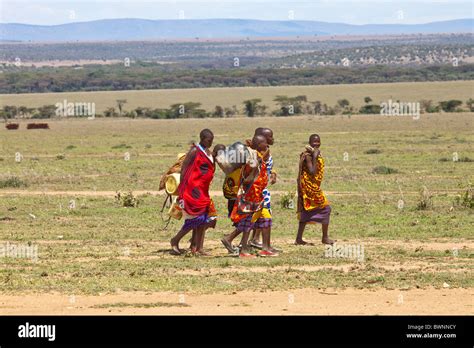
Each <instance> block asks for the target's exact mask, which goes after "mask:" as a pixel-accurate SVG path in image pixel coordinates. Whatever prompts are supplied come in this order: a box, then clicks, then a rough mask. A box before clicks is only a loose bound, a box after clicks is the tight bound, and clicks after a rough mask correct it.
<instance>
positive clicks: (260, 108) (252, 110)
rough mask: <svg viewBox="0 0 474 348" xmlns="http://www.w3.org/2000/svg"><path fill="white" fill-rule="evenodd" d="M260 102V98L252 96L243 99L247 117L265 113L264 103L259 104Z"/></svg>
mask: <svg viewBox="0 0 474 348" xmlns="http://www.w3.org/2000/svg"><path fill="white" fill-rule="evenodd" d="M261 102H262V99H260V98H254V99H249V100H245V101H244V111H245V114H246V115H247V116H248V117H254V116H256V115H263V114H265V109H266V108H267V107H266V106H265V105H259V103H261Z"/></svg>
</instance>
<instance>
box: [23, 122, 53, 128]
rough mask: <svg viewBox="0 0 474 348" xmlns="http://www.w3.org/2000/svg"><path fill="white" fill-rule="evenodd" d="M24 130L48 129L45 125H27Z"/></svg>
mask: <svg viewBox="0 0 474 348" xmlns="http://www.w3.org/2000/svg"><path fill="white" fill-rule="evenodd" d="M26 129H49V125H48V124H47V123H28V124H27V125H26Z"/></svg>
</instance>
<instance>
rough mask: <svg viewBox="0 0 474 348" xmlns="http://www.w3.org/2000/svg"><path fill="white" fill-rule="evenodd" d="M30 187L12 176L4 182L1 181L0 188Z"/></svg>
mask: <svg viewBox="0 0 474 348" xmlns="http://www.w3.org/2000/svg"><path fill="white" fill-rule="evenodd" d="M26 186H28V185H27V184H26V183H25V182H24V181H22V180H21V179H20V178H18V177H16V176H12V177H9V178H6V179H3V180H0V188H7V187H13V188H19V187H26Z"/></svg>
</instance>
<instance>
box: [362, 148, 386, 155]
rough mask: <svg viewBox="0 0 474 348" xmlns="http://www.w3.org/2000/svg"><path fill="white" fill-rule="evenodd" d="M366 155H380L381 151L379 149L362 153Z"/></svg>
mask: <svg viewBox="0 0 474 348" xmlns="http://www.w3.org/2000/svg"><path fill="white" fill-rule="evenodd" d="M364 153H365V154H366V155H372V154H377V153H382V150H379V149H368V150H367V151H365V152H364Z"/></svg>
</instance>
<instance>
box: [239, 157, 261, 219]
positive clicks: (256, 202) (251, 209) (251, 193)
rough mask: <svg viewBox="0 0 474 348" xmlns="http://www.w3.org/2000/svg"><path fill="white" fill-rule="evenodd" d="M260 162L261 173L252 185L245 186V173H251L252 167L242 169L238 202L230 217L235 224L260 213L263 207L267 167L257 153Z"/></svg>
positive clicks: (246, 166) (247, 166)
mask: <svg viewBox="0 0 474 348" xmlns="http://www.w3.org/2000/svg"><path fill="white" fill-rule="evenodd" d="M257 155H258V157H259V159H260V161H259V172H258V175H257V177H256V178H255V180H253V182H251V183H247V184H244V173H245V172H249V171H250V170H251V167H250V166H249V165H248V164H246V165H245V166H243V167H242V171H243V172H242V175H241V181H240V186H239V193H238V195H237V201H236V203H235V204H234V209H233V210H232V213H231V215H230V219H231V220H232V221H233V222H239V221H240V220H242V219H244V218H245V217H247V216H248V214H253V213H255V212H256V211H259V210H261V209H262V207H263V190H264V189H265V188H266V187H267V185H268V173H267V166H266V164H265V161H264V160H263V156H262V154H260V153H259V152H258V153H257Z"/></svg>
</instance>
